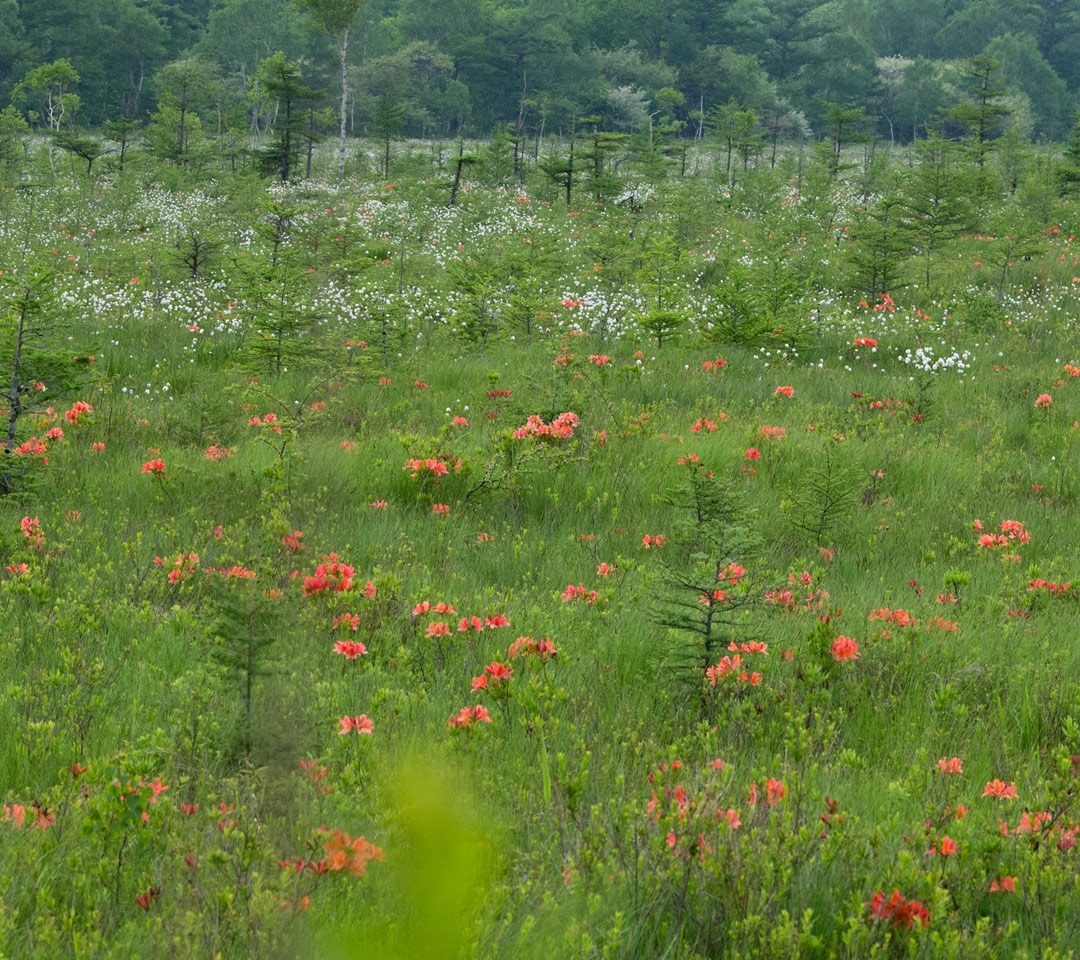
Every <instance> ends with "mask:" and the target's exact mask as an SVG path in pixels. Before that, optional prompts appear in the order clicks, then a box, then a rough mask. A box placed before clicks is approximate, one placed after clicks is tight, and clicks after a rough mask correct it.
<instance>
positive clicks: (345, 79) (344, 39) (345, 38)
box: [338, 27, 349, 177]
mask: <svg viewBox="0 0 1080 960" xmlns="http://www.w3.org/2000/svg"><path fill="white" fill-rule="evenodd" d="M348 52H349V29H348V27H346V28H345V30H344V31H343V32H342V34H341V140H340V142H339V144H338V176H339V177H343V176H345V107H346V106H347V105H348V96H349V63H348V59H347V57H348Z"/></svg>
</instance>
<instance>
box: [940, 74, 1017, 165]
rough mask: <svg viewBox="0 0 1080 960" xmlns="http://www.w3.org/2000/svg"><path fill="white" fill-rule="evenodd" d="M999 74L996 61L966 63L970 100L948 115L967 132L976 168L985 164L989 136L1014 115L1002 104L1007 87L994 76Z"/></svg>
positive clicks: (964, 75) (967, 89) (967, 87)
mask: <svg viewBox="0 0 1080 960" xmlns="http://www.w3.org/2000/svg"><path fill="white" fill-rule="evenodd" d="M1000 70H1001V64H1000V63H999V62H998V61H997V60H995V59H994V58H993V57H985V56H982V55H979V56H977V57H972V58H971V59H969V60H965V61H964V64H963V66H962V67H961V68H960V73H961V75H962V76H963V77H964V78H965V81H966V82H965V92H966V93H967V95H968V99H967V100H964V101H962V102H960V103H958V104H956V106H954V107H953V108H952V109H951V110H949V111H948V116H949V117H950V118H951V119H952V120H955V121H956V122H957V123H959V124H961V125H962V126H963V127H965V128H966V129H967V131H968V143H969V150H970V155H971V159H972V161H973V162H974V163H975V166H977V167H981V166H983V165H984V164H985V163H986V155H987V154H988V153H989V152H990V145H989V137H990V132H991V131H992V130H993V129H994V127H996V126H997V125H998V124H1000V123H1001V121H1002V120H1004V119H1005V118H1006V117H1007V116H1009V114H1011V113H1012V112H1013V111H1012V108H1011V107H1009V106H1006V105H1005V103H1004V102H1003V98H1004V97H1005V89H1004V84H1003V83H1002V81H1001V80H1000V79H999V78H998V77H996V76H995V74H997V73H999V72H1000Z"/></svg>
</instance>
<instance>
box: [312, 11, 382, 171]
mask: <svg viewBox="0 0 1080 960" xmlns="http://www.w3.org/2000/svg"><path fill="white" fill-rule="evenodd" d="M366 2H367V0H296V3H297V4H298V5H299V6H300V7H302V8H303V9H305V10H307V11H308V13H309V14H310V15H311V19H312V20H313V21H314V22H315V24H316V25H317V26H318V28H319V29H320V30H321V31H322V32H323V33H325V34H326V35H327V36H328V37H329V38H330V40H331V41H332V42H333V44H334V47H335V48H336V49H337V52H338V57H339V58H340V60H341V135H340V140H339V144H338V176H342V177H343V176H344V175H345V115H346V112H345V108H346V106H347V103H348V96H349V33H350V32H351V31H352V28H353V24H354V23H356V18H357V17H358V16H359V15H360V11H361V10H362V9H363V8H364V4H365V3H366Z"/></svg>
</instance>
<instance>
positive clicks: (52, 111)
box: [15, 59, 80, 132]
mask: <svg viewBox="0 0 1080 960" xmlns="http://www.w3.org/2000/svg"><path fill="white" fill-rule="evenodd" d="M78 82H79V74H78V71H77V70H76V69H75V68H74V67H73V66H72V65H71V62H70V61H69V60H65V59H60V60H54V61H53V62H52V63H45V64H42V65H41V66H40V67H35V68H34V69H33V70H31V71H30V72H29V73H28V74H27V75H26V76H25V77H23V79H22V80H21V81H20V82H19V83H18V84H17V85H16V87H15V96H16V97H17V98H18V99H20V100H23V101H26V102H28V103H29V104H30V105H31V107H33V108H34V110H35V111H36V114H37V116H39V117H40V118H41V119H42V120H44V122H45V125H46V126H47V127H48V128H49V129H50V130H52V131H53V132H56V131H57V130H59V129H60V128H61V126H63V124H64V123H65V122H66V123H68V124H71V123H73V122H74V119H75V114H76V113H77V112H78V110H79V104H80V101H79V96H78V94H76V93H75V92H74V87H75V86H76V84H78Z"/></svg>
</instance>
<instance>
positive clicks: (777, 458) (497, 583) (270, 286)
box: [0, 162, 1080, 960]
mask: <svg viewBox="0 0 1080 960" xmlns="http://www.w3.org/2000/svg"><path fill="white" fill-rule="evenodd" d="M785 163H786V162H785ZM916 169H917V168H916ZM798 175H799V176H802V171H801V170H800V171H799V174H798ZM877 175H878V176H879V177H880V178H886V177H893V178H895V183H893V182H892V181H890V183H888V184H886V183H884V181H879V182H878V183H877V184H875V185H872V186H870V187H866V186H865V184H859V183H857V182H856V179H857V178H856V177H855V176H854V175H852V176H845V177H841V178H840V179H839V180H837V181H834V180H833V179H832V177H831V175H830V174H829V173H828V171H822V172H820V173H819V174H814V172H813V170H811V171H810V172H808V173H807V174H806V176H805V177H804V178H803V179H802V180H801V181H799V182H796V181H795V177H796V173H795V171H794V168H793V162H792V163H786V165H785V164H781V165H780V166H778V167H777V169H776V170H766V169H764V168H763V169H762V170H760V171H749V172H748V173H747V174H746V175H745V176H744V177H743V178H742V180H741V181H739V182H738V183H737V184H736V185H734V186H729V185H728V184H727V183H726V182H725V183H724V184H723V186H722V187H721V185H720V184H719V183H718V182H717V180H716V179H714V178H713V177H711V176H708V175H702V176H699V177H696V178H692V177H687V178H686V179H685V180H683V181H667V182H664V183H661V184H654V185H652V186H650V185H648V184H645V183H643V184H640V185H639V188H638V189H637V191H636V193H635V194H634V195H633V196H630V197H624V198H623V202H616V201H615V200H614V199H609V200H605V201H603V202H594V201H593V200H592V199H588V198H587V197H586V195H585V194H582V195H581V197H580V198H579V202H578V203H577V205H571V206H567V204H566V203H565V202H564V201H563V200H561V199H560V198H559V196H557V195H556V193H555V191H554V188H553V187H550V186H548V187H546V188H545V187H543V186H541V185H533V186H531V187H530V186H529V185H524V186H523V185H514V186H510V185H506V184H504V185H501V186H500V185H498V184H495V183H490V184H485V183H484V182H482V181H481V180H480V179H478V180H477V182H470V181H469V180H468V179H466V181H465V182H464V184H463V188H462V190H461V192H460V194H459V195H458V196H457V197H456V198H455V201H456V202H455V203H454V204H453V205H452V206H449V205H448V204H447V194H448V190H447V186H446V178H445V176H440V175H437V174H436V175H433V174H432V173H431V172H430V171H427V172H424V171H420V172H414V173H413V174H410V175H409V176H407V177H403V178H402V179H401V181H400V182H384V181H382V180H380V179H378V178H375V177H368V178H363V177H360V178H358V179H355V180H351V181H345V182H340V183H339V182H337V181H326V182H323V181H311V182H305V183H302V184H294V185H292V186H288V187H281V186H275V187H273V188H271V189H269V190H268V189H267V184H266V182H265V181H262V180H260V179H259V178H257V177H244V176H240V175H237V176H236V177H233V178H228V179H222V180H220V181H214V182H210V183H207V182H203V183H188V182H183V180H182V178H180V177H178V176H173V177H172V179H171V180H170V179H169V177H167V176H163V177H159V178H158V179H154V177H152V176H150V175H148V174H146V173H141V174H135V173H130V172H129V173H128V174H126V175H123V176H116V177H113V178H110V179H106V180H105V181H97V180H95V181H91V180H87V179H86V178H85V177H72V178H71V179H66V178H64V177H59V178H55V179H54V178H51V177H42V178H40V180H37V181H34V182H32V183H28V184H14V185H8V186H7V187H6V188H5V189H3V191H2V192H0V271H2V272H0V283H2V285H3V287H2V290H3V298H4V299H3V303H2V307H0V386H2V388H3V391H4V395H3V399H2V400H0V406H3V408H4V414H3V423H4V424H5V426H6V431H5V437H6V440H5V444H6V445H5V452H4V455H3V456H2V457H0V473H2V475H0V490H2V491H3V496H2V497H0V623H3V625H4V629H3V631H2V632H0V676H2V684H3V687H2V691H3V694H2V696H0V795H2V796H0V801H2V804H0V805H2V822H0V957H10V958H31V957H33V958H39V957H40V958H56V957H79V958H84V957H85V958H90V957H93V958H129V957H151V956H153V957H155V958H161V957H178V958H188V957H207V958H215V957H224V958H232V957H327V958H335V957H341V958H346V957H349V958H351V957H357V958H360V957H362V958H457V957H482V958H521V957H525V958H529V957H536V958H552V957H560V958H561V957H574V958H590V960H591V958H623V957H626V958H629V957H637V958H651V957H668V958H676V957H678V958H682V960H692V958H706V957H708V958H713V957H725V958H727V957H731V958H736V957H759V958H779V957H785V958H818V957H821V958H825V957H837V958H864V957H900V956H905V957H933V958H938V957H943V958H944V957H950V958H952V957H976V956H978V957H1002V958H1004V957H1030V958H1042V960H1051V958H1065V957H1069V956H1074V955H1075V953H1076V948H1077V944H1078V943H1080V850H1078V849H1077V838H1078V834H1080V648H1078V646H1077V628H1076V624H1077V622H1078V621H1077V612H1078V609H1077V585H1076V581H1077V577H1078V575H1080V570H1078V568H1077V564H1078V562H1080V544H1078V539H1077V531H1078V529H1080V499H1078V498H1080V474H1078V469H1077V454H1078V451H1080V422H1078V421H1080V379H1078V377H1080V336H1078V326H1077V316H1078V314H1080V278H1078V277H1077V276H1076V275H1075V274H1077V273H1080V249H1077V248H1075V247H1074V245H1073V244H1074V237H1073V234H1074V233H1080V210H1078V208H1077V205H1076V203H1075V202H1070V201H1069V199H1068V198H1066V199H1064V200H1060V199H1058V198H1057V197H1056V196H1055V197H1053V198H1052V199H1047V198H1045V197H1044V198H1043V201H1045V202H1041V203H1040V201H1039V197H1037V196H1033V195H1032V194H1031V193H1030V192H1029V194H1028V195H1024V196H1021V195H1020V194H1017V195H1016V196H1014V197H1009V196H1008V194H1007V192H1006V191H998V192H996V193H995V192H991V194H987V195H992V200H989V201H987V202H985V203H983V204H982V205H981V206H980V208H979V209H978V210H977V211H973V212H971V213H970V214H969V217H970V220H971V222H972V223H973V224H977V228H975V227H973V228H972V229H970V230H969V229H964V230H961V229H955V230H953V229H950V230H947V231H943V232H941V233H940V234H934V235H933V241H932V242H931V240H930V239H927V238H928V236H930V233H931V230H932V227H929V226H927V225H926V224H927V223H928V222H929V221H927V219H926V217H925V216H921V215H920V216H918V217H917V216H916V215H914V214H911V213H910V212H909V213H907V214H905V215H904V217H902V218H899V219H900V220H901V221H902V226H903V230H906V231H907V232H906V233H905V234H902V239H903V244H906V245H904V246H901V247H897V246H895V244H896V242H897V241H896V240H895V236H894V235H893V234H889V237H891V238H892V239H891V240H889V239H888V238H886V239H885V240H882V239H881V235H880V229H881V223H880V220H879V219H875V217H877V215H878V214H879V213H880V207H878V206H875V204H874V202H873V200H872V199H869V200H868V197H870V198H872V197H875V196H880V195H882V194H883V193H885V192H887V190H895V191H897V192H898V194H897V195H900V196H907V197H916V193H915V190H914V187H912V188H911V189H910V191H909V192H908V193H905V192H904V191H905V190H908V187H907V186H906V184H907V183H908V181H907V180H906V179H905V178H906V177H908V176H909V175H912V174H910V171H907V170H905V169H904V168H902V167H900V166H899V165H897V169H896V170H894V171H893V172H891V173H885V172H882V171H879V172H878V174H877ZM980 175H981V174H980ZM1031 189H1032V190H1034V189H1035V188H1034V187H1032V188H1031ZM914 202H915V201H914V200H911V203H912V204H914ZM894 217H898V215H896V214H894ZM920 221H921V223H920ZM875 231H878V233H875ZM890 243H892V244H893V245H892V246H890ZM1074 250H1075V251H1076V252H1074ZM13 382H14V384H13V386H11V389H10V390H9V389H8V387H9V384H12V383H13Z"/></svg>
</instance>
